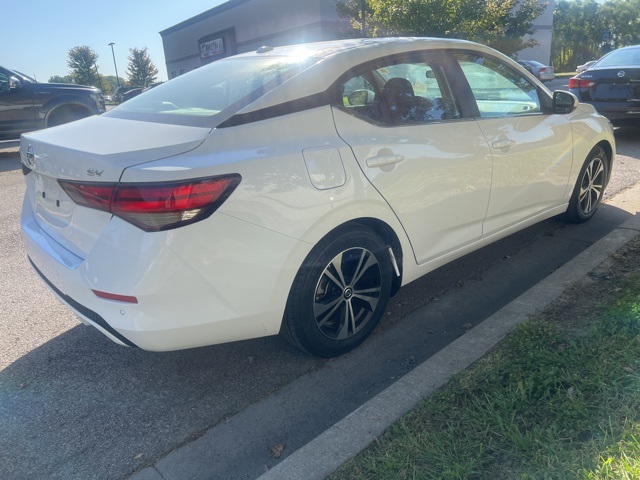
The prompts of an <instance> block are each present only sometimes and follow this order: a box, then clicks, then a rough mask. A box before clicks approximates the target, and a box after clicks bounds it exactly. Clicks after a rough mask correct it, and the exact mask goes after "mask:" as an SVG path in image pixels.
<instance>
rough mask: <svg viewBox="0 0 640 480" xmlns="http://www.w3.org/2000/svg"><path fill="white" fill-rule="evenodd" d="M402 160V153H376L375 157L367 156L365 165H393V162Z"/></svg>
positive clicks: (372, 166) (373, 166)
mask: <svg viewBox="0 0 640 480" xmlns="http://www.w3.org/2000/svg"><path fill="white" fill-rule="evenodd" d="M403 160H404V156H403V155H394V154H390V155H377V156H375V157H370V158H367V160H366V163H367V167H371V168H375V167H384V166H385V165H393V164H394V163H400V162H401V161H403Z"/></svg>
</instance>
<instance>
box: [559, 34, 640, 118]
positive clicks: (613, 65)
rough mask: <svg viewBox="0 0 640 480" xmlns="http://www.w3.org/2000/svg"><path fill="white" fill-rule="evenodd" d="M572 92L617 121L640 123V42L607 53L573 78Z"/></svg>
mask: <svg viewBox="0 0 640 480" xmlns="http://www.w3.org/2000/svg"><path fill="white" fill-rule="evenodd" d="M569 91H570V92H571V93H573V94H574V95H576V97H578V99H579V100H580V101H581V102H584V103H590V104H592V105H593V106H594V107H595V108H596V110H597V111H598V112H600V113H601V114H602V115H604V116H605V117H607V118H608V119H609V120H611V122H613V123H614V124H618V125H622V124H634V123H635V125H640V45H634V46H631V47H624V48H619V49H617V50H613V51H612V52H609V53H607V54H606V55H605V56H604V57H602V58H601V59H600V60H598V61H597V62H596V63H594V64H593V65H591V66H590V67H589V69H588V70H585V71H583V72H581V73H579V74H578V75H576V76H575V77H572V78H570V79H569Z"/></svg>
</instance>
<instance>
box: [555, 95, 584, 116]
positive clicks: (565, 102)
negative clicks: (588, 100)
mask: <svg viewBox="0 0 640 480" xmlns="http://www.w3.org/2000/svg"><path fill="white" fill-rule="evenodd" d="M578 103H579V101H578V98H577V97H576V96H575V95H574V94H573V93H569V92H564V91H562V90H558V91H557V92H553V113H558V114H560V115H566V114H568V113H571V112H573V111H574V110H575V109H576V107H577V106H578Z"/></svg>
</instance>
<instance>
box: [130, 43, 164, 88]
mask: <svg viewBox="0 0 640 480" xmlns="http://www.w3.org/2000/svg"><path fill="white" fill-rule="evenodd" d="M157 75H158V69H157V68H156V67H155V65H154V64H153V62H152V61H151V58H149V54H148V53H147V48H146V47H145V48H142V49H139V48H130V49H129V64H128V66H127V82H128V83H129V84H130V85H140V86H141V87H148V86H149V85H151V84H152V83H155V82H156V80H157V77H156V76H157Z"/></svg>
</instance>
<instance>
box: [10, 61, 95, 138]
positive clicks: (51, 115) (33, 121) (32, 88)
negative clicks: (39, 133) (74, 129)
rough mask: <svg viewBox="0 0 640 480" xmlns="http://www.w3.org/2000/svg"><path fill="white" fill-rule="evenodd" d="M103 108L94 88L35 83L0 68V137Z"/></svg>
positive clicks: (21, 75) (52, 124)
mask: <svg viewBox="0 0 640 480" xmlns="http://www.w3.org/2000/svg"><path fill="white" fill-rule="evenodd" d="M104 111H105V106H104V98H103V97H102V92H101V91H100V90H99V89H97V88H95V87H88V86H85V85H75V84H63V83H38V82H37V81H35V80H34V79H33V78H30V77H28V76H27V75H24V74H22V73H20V72H16V71H15V70H9V69H7V68H3V67H0V140H13V139H17V138H19V137H20V134H22V133H25V132H30V131H32V130H40V129H41V128H47V127H53V126H55V125H60V124H62V123H67V122H72V121H74V120H78V119H80V118H83V117H88V116H89V115H97V114H100V113H103V112H104Z"/></svg>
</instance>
